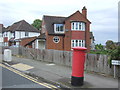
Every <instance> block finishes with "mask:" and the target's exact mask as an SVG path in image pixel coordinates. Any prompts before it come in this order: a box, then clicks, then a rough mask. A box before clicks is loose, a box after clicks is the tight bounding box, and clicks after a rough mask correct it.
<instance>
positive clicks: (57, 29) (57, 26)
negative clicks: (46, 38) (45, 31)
mask: <svg viewBox="0 0 120 90" xmlns="http://www.w3.org/2000/svg"><path fill="white" fill-rule="evenodd" d="M54 31H55V33H64V24H54Z"/></svg>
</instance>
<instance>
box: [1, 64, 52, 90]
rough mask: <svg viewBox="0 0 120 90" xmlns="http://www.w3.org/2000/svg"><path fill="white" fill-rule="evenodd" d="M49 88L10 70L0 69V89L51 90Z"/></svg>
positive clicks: (45, 84)
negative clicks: (0, 84)
mask: <svg viewBox="0 0 120 90" xmlns="http://www.w3.org/2000/svg"><path fill="white" fill-rule="evenodd" d="M0 68H1V66H0ZM51 86H52V85H51ZM51 86H50V85H49V84H47V83H44V82H38V81H36V80H35V79H34V78H32V77H29V76H26V75H24V74H22V73H20V72H19V71H16V70H14V69H12V68H9V67H7V68H6V66H5V67H2V88H41V89H42V88H46V89H47V90H51V89H52V88H51ZM53 87H54V86H53Z"/></svg>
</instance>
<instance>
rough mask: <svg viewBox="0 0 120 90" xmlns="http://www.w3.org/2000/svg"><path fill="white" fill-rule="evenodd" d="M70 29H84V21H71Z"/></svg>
mask: <svg viewBox="0 0 120 90" xmlns="http://www.w3.org/2000/svg"><path fill="white" fill-rule="evenodd" d="M71 29H72V30H81V31H85V23H84V22H72V23H71Z"/></svg>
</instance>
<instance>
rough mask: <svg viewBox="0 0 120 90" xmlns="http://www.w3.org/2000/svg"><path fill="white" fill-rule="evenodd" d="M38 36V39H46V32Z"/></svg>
mask: <svg viewBox="0 0 120 90" xmlns="http://www.w3.org/2000/svg"><path fill="white" fill-rule="evenodd" d="M37 38H38V39H46V36H45V33H43V34H40V35H39V36H38V37H37Z"/></svg>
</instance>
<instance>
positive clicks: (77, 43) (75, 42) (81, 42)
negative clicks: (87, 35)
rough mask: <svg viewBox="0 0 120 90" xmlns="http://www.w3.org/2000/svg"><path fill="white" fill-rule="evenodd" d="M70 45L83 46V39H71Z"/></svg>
mask: <svg viewBox="0 0 120 90" xmlns="http://www.w3.org/2000/svg"><path fill="white" fill-rule="evenodd" d="M71 46H72V47H85V40H71Z"/></svg>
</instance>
